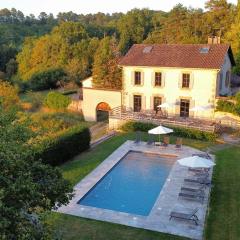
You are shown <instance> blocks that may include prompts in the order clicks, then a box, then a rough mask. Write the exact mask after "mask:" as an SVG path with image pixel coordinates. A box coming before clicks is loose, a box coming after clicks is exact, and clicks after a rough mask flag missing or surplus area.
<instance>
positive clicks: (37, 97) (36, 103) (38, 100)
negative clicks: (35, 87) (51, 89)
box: [26, 91, 44, 111]
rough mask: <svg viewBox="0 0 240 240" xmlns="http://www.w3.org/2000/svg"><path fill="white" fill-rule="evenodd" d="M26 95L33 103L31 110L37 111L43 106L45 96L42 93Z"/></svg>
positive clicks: (28, 93)
mask: <svg viewBox="0 0 240 240" xmlns="http://www.w3.org/2000/svg"><path fill="white" fill-rule="evenodd" d="M26 95H27V98H28V99H30V101H31V110H32V111H36V110H38V109H39V108H40V107H41V106H42V104H43V100H44V96H43V95H42V94H41V93H39V92H32V91H29V92H27V94H26Z"/></svg>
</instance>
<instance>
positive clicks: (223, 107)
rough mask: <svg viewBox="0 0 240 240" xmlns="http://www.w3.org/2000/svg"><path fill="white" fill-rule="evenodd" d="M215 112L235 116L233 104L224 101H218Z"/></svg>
mask: <svg viewBox="0 0 240 240" xmlns="http://www.w3.org/2000/svg"><path fill="white" fill-rule="evenodd" d="M216 110H217V111H222V112H229V113H233V114H236V106H235V104H234V103H233V102H229V101H226V100H218V102H217V107H216Z"/></svg>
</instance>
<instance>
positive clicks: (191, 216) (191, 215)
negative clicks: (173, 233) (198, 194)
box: [169, 208, 198, 225]
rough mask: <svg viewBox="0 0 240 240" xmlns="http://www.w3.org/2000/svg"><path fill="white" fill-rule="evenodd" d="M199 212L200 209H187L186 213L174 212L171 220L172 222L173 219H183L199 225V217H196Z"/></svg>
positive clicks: (171, 214) (181, 211)
mask: <svg viewBox="0 0 240 240" xmlns="http://www.w3.org/2000/svg"><path fill="white" fill-rule="evenodd" d="M197 211H198V208H195V209H187V210H186V209H185V211H183V210H173V211H172V212H171V213H170V218H169V220H171V219H172V218H179V219H183V220H188V221H193V222H194V223H195V224H196V225H198V217H197V215H196V213H197Z"/></svg>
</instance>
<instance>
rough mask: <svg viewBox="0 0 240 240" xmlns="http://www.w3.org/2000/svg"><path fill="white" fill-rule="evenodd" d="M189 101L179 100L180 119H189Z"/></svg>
mask: <svg viewBox="0 0 240 240" xmlns="http://www.w3.org/2000/svg"><path fill="white" fill-rule="evenodd" d="M189 107H190V100H187V99H181V101H180V117H189Z"/></svg>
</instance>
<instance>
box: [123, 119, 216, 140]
mask: <svg viewBox="0 0 240 240" xmlns="http://www.w3.org/2000/svg"><path fill="white" fill-rule="evenodd" d="M157 126H158V125H156V124H153V123H143V122H134V121H129V122H127V123H125V124H124V125H123V126H122V127H121V130H123V131H125V132H133V131H142V132H147V131H148V130H150V129H152V128H154V127H157ZM168 127H170V128H172V129H173V131H174V132H173V133H172V135H175V136H178V137H185V138H191V139H197V140H204V141H211V142H214V141H215V140H216V138H217V136H218V135H217V134H216V133H210V132H203V131H200V130H197V129H189V128H184V127H182V128H180V127H175V126H171V125H168Z"/></svg>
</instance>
